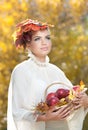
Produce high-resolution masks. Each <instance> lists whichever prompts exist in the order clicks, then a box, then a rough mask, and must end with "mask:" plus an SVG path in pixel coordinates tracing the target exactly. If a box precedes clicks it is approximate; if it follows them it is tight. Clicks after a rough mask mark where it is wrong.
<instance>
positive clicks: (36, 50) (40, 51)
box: [29, 29, 52, 58]
mask: <svg viewBox="0 0 88 130" xmlns="http://www.w3.org/2000/svg"><path fill="white" fill-rule="evenodd" d="M51 46H52V43H51V39H50V31H49V30H48V29H46V30H41V31H37V32H36V33H34V34H33V36H32V40H31V42H30V43H29V48H30V50H31V51H32V53H33V54H34V55H35V56H36V57H38V58H45V57H46V55H47V54H48V53H49V52H50V51H51Z"/></svg>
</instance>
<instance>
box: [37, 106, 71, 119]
mask: <svg viewBox="0 0 88 130" xmlns="http://www.w3.org/2000/svg"><path fill="white" fill-rule="evenodd" d="M72 108H73V106H72V105H71V104H70V105H68V106H65V107H61V108H59V109H58V110H56V109H55V107H52V108H51V109H50V110H48V111H47V112H46V114H45V115H40V116H39V117H38V118H37V121H50V120H54V121H56V120H63V119H66V117H67V116H69V115H70V113H71V112H72V111H71V110H72Z"/></svg>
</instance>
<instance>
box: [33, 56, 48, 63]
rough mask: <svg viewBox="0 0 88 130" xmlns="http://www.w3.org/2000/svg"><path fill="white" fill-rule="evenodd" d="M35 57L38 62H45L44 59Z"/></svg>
mask: <svg viewBox="0 0 88 130" xmlns="http://www.w3.org/2000/svg"><path fill="white" fill-rule="evenodd" d="M35 57H36V59H37V60H38V61H40V62H45V61H46V57H37V56H35Z"/></svg>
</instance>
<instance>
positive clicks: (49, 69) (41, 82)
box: [7, 55, 85, 130]
mask: <svg viewBox="0 0 88 130" xmlns="http://www.w3.org/2000/svg"><path fill="white" fill-rule="evenodd" d="M55 82H62V83H64V84H67V85H68V86H69V88H68V87H67V86H65V85H64V86H63V85H59V84H58V85H55V86H52V87H50V88H49V89H48V90H47V93H48V92H51V91H56V89H57V88H60V87H64V88H68V89H70V88H71V87H72V84H71V82H70V81H69V80H68V79H67V78H66V76H65V74H64V72H63V71H62V70H60V69H59V68H58V67H57V66H55V65H53V64H50V63H49V59H48V57H46V62H45V63H41V62H39V61H37V60H36V58H35V56H34V55H31V56H30V58H29V59H28V60H26V61H24V62H22V63H20V64H19V65H17V66H16V67H15V68H14V70H13V72H12V75H11V81H10V86H9V92H8V111H7V130H82V124H83V120H84V117H85V112H84V108H80V109H79V110H77V111H75V112H74V113H72V114H71V115H70V116H69V117H68V118H67V119H66V120H63V121H48V122H43V121H40V122H36V119H37V116H38V115H35V114H34V111H33V108H34V106H36V105H37V104H38V103H39V102H41V100H44V98H45V97H44V94H45V89H46V88H47V86H48V85H50V84H51V83H55Z"/></svg>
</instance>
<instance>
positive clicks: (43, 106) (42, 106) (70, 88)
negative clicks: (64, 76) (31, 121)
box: [36, 82, 73, 114]
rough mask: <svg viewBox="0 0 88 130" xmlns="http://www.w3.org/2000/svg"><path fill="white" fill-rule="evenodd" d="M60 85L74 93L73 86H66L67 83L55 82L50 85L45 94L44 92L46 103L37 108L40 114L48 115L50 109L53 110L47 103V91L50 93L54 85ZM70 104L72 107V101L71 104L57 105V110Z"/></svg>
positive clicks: (41, 103)
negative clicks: (49, 90)
mask: <svg viewBox="0 0 88 130" xmlns="http://www.w3.org/2000/svg"><path fill="white" fill-rule="evenodd" d="M58 84H59V85H64V86H66V87H67V88H69V90H71V91H73V89H72V86H70V85H67V84H65V83H61V82H54V83H52V84H50V85H48V86H47V87H46V89H45V92H44V102H43V101H41V102H40V103H39V104H38V106H37V107H36V111H37V112H38V113H42V114H44V113H46V111H47V110H49V109H50V108H51V107H49V106H48V105H47V103H46V96H47V91H48V89H49V88H50V87H53V86H54V85H58ZM61 88H62V87H61ZM68 104H69V105H70V104H71V101H70V102H69V103H67V102H64V103H59V105H56V109H59V108H61V107H64V106H66V105H68Z"/></svg>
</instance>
